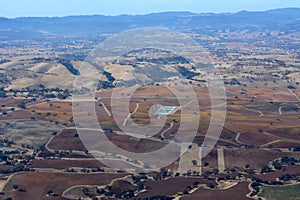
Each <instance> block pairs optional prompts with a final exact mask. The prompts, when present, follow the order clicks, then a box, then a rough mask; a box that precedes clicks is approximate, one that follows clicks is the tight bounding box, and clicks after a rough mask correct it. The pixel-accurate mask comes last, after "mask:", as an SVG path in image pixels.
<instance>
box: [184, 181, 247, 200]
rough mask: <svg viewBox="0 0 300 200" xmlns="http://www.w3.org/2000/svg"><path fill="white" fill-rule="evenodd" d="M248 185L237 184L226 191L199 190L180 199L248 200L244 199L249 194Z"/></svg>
mask: <svg viewBox="0 0 300 200" xmlns="http://www.w3.org/2000/svg"><path fill="white" fill-rule="evenodd" d="M248 184H249V183H246V182H244V183H239V184H238V185H236V186H234V187H232V188H230V189H227V190H208V189H204V188H199V189H198V190H197V191H196V192H194V193H193V194H189V195H185V196H183V197H182V198H181V199H183V200H202V199H203V200H204V199H209V200H220V199H222V200H250V199H251V198H248V197H246V195H247V194H248V193H250V191H249V189H248Z"/></svg>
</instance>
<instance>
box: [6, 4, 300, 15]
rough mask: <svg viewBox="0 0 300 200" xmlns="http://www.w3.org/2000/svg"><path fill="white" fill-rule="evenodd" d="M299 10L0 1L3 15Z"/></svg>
mask: <svg viewBox="0 0 300 200" xmlns="http://www.w3.org/2000/svg"><path fill="white" fill-rule="evenodd" d="M284 7H300V0H0V16H3V17H19V16H67V15H92V14H103V15H120V14H145V13H153V12H162V11H191V12H196V13H205V12H216V13H220V12H236V11H241V10H249V11H251V10H252V11H253V10H257V11H260V10H268V9H274V8H284Z"/></svg>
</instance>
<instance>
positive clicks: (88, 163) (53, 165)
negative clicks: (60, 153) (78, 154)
mask: <svg viewBox="0 0 300 200" xmlns="http://www.w3.org/2000/svg"><path fill="white" fill-rule="evenodd" d="M29 166H30V167H32V168H50V169H68V168H72V167H79V168H97V167H106V166H105V165H103V164H102V163H100V162H99V161H98V160H33V161H32V162H31V163H30V165H29Z"/></svg>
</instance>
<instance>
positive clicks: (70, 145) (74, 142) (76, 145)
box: [48, 129, 86, 151]
mask: <svg viewBox="0 0 300 200" xmlns="http://www.w3.org/2000/svg"><path fill="white" fill-rule="evenodd" d="M76 134H77V131H76V130H74V129H65V130H63V131H62V132H61V133H60V134H59V135H57V136H55V137H54V138H53V139H52V141H51V142H50V143H49V145H48V147H49V148H50V149H54V150H67V151H68V150H77V151H85V150H86V148H85V147H84V145H83V144H82V142H81V140H80V138H79V137H76Z"/></svg>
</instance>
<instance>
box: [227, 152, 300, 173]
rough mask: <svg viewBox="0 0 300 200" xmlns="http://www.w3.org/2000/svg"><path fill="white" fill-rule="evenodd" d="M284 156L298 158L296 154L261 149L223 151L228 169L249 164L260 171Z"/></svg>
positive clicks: (299, 155) (298, 155)
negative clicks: (270, 162)
mask: <svg viewBox="0 0 300 200" xmlns="http://www.w3.org/2000/svg"><path fill="white" fill-rule="evenodd" d="M284 156H294V157H300V154H297V153H287V152H280V151H277V150H272V151H269V150H262V149H225V150H224V157H225V166H226V168H228V167H245V165H247V164H249V165H250V166H252V167H255V168H258V169H260V168H261V167H263V166H265V165H267V164H268V162H269V161H272V160H274V159H276V158H282V157H284Z"/></svg>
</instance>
